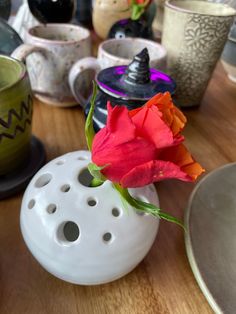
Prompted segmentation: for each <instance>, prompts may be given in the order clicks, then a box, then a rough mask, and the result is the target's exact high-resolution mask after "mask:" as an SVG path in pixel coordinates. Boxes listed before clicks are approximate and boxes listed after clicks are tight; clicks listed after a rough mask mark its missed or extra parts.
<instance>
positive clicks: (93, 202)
mask: <svg viewBox="0 0 236 314" xmlns="http://www.w3.org/2000/svg"><path fill="white" fill-rule="evenodd" d="M87 203H88V205H89V206H95V205H97V201H96V200H95V199H94V198H89V199H88V200H87Z"/></svg>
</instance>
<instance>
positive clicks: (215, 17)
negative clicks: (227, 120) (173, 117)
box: [162, 0, 236, 107]
mask: <svg viewBox="0 0 236 314" xmlns="http://www.w3.org/2000/svg"><path fill="white" fill-rule="evenodd" d="M235 14H236V10H235V9H233V8H231V7H229V6H228V5H226V4H222V3H212V2H207V1H198V0H191V1H190V0H169V1H167V2H166V3H165V15H164V25H163V35H162V44H163V46H164V47H165V48H166V50H167V68H168V73H169V74H170V75H171V76H172V77H173V78H174V79H175V80H176V83H177V90H176V95H175V101H176V103H177V104H178V105H179V106H182V107H190V106H199V105H200V103H201V99H202V97H203V94H204V92H205V90H206V88H207V85H208V82H209V80H210V78H211V74H212V72H213V70H214V67H215V65H216V62H217V61H218V59H219V57H220V55H221V52H222V50H223V48H224V44H225V42H226V40H227V35H228V32H229V29H230V26H231V24H232V22H233V19H234V16H235Z"/></svg>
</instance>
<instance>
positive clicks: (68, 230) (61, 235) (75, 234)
mask: <svg viewBox="0 0 236 314" xmlns="http://www.w3.org/2000/svg"><path fill="white" fill-rule="evenodd" d="M79 235H80V230H79V226H78V225H77V224H76V223H75V222H73V221H66V222H64V223H62V224H61V225H60V226H59V228H58V230H57V236H58V239H59V241H60V242H61V243H63V244H68V243H70V242H75V241H76V240H77V239H78V238H79Z"/></svg>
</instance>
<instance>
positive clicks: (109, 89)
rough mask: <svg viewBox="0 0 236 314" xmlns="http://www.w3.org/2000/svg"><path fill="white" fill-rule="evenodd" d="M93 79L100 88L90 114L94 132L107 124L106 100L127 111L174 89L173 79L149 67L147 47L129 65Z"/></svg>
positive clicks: (105, 71) (76, 94)
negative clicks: (158, 94)
mask: <svg viewBox="0 0 236 314" xmlns="http://www.w3.org/2000/svg"><path fill="white" fill-rule="evenodd" d="M71 73H73V71H71ZM95 79H96V82H97V85H98V88H99V91H98V93H97V96H96V99H95V110H94V114H93V122H94V129H95V131H98V130H100V129H101V128H103V127H104V125H105V124H106V119H107V102H108V101H110V103H111V105H113V106H115V105H124V106H126V107H127V108H128V109H129V110H130V109H135V108H138V107H141V106H142V105H143V104H144V103H145V102H146V101H148V100H149V99H150V98H151V97H153V96H154V95H156V94H157V93H160V92H162V93H164V92H166V91H169V92H170V93H171V94H173V93H174V91H175V88H176V84H175V82H174V80H173V79H172V78H171V77H169V76H168V75H167V74H165V73H163V72H160V71H158V70H156V69H152V68H151V69H150V68H149V54H148V50H147V48H144V49H143V50H142V51H141V52H140V53H139V54H137V55H136V56H135V57H134V59H133V60H132V62H131V63H130V64H129V65H128V66H125V65H122V66H115V67H110V68H106V69H104V70H102V71H100V72H99V73H98V74H97V76H96V78H95ZM72 90H73V92H74V95H75V97H80V93H79V92H78V91H77V90H76V89H73V88H72ZM84 109H85V114H86V115H87V114H88V112H89V109H90V101H89V100H88V101H87V103H86V105H85V106H84Z"/></svg>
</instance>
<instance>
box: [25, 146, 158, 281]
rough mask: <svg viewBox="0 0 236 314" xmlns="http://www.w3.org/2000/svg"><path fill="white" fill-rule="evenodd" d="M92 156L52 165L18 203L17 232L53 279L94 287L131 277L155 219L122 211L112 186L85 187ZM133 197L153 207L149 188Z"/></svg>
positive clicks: (64, 158)
mask: <svg viewBox="0 0 236 314" xmlns="http://www.w3.org/2000/svg"><path fill="white" fill-rule="evenodd" d="M89 162H90V153H89V152H86V151H76V152H72V153H68V154H66V155H63V156H61V157H58V158H56V159H54V160H52V161H50V162H49V163H48V164H47V165H46V166H44V167H43V168H42V169H41V170H40V171H39V172H38V173H37V174H36V175H35V176H34V178H33V179H32V180H31V182H30V184H29V185H28V187H27V189H26V191H25V194H24V196H23V200H22V206H21V213H20V226H21V232H22V235H23V238H24V240H25V243H26V245H27V246H28V248H29V250H30V251H31V253H32V254H33V256H34V257H35V258H36V260H37V261H38V262H39V263H40V264H41V265H42V266H43V267H44V268H45V269H46V270H47V271H48V272H50V273H51V274H53V275H54V276H56V277H58V278H60V279H62V280H65V281H68V282H71V283H75V284H82V285H95V284H102V283H106V282H110V281H113V280H115V279H118V278H120V277H122V276H124V275H125V274H127V273H129V272H130V271H131V270H132V269H133V268H134V267H135V266H136V265H137V264H138V263H139V262H141V260H142V259H143V258H144V257H145V255H146V254H147V253H148V251H149V249H150V248H151V246H152V244H153V242H154V240H155V237H156V234H157V231H158V225H159V219H157V218H154V217H153V216H151V215H148V214H142V213H140V212H137V211H136V210H135V209H133V208H131V207H127V208H124V207H123V203H122V200H121V198H120V196H119V194H118V192H117V191H116V190H115V189H114V188H113V186H112V183H111V182H110V181H106V182H104V183H103V184H102V185H100V186H98V187H89V183H90V181H91V175H90V174H89V172H88V170H87V166H88V163H89ZM130 192H131V194H132V195H133V196H134V197H136V198H139V199H141V200H143V201H146V202H151V203H153V204H155V205H157V206H159V204H158V197H157V194H156V191H155V188H154V186H153V185H148V186H146V187H143V188H137V189H131V190H130Z"/></svg>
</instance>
